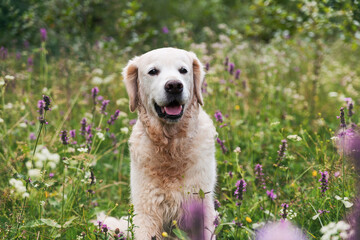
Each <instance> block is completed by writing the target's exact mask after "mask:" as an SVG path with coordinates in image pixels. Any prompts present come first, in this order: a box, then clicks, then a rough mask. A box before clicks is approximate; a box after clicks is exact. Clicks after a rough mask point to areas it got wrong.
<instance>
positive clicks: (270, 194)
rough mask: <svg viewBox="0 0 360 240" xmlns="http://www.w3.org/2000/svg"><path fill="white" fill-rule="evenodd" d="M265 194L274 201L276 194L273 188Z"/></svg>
mask: <svg viewBox="0 0 360 240" xmlns="http://www.w3.org/2000/svg"><path fill="white" fill-rule="evenodd" d="M266 195H267V196H268V197H269V198H270V200H271V201H274V200H275V199H276V198H277V195H276V194H275V193H274V189H271V190H270V191H269V190H267V191H266Z"/></svg>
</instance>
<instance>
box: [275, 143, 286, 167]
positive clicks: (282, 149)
mask: <svg viewBox="0 0 360 240" xmlns="http://www.w3.org/2000/svg"><path fill="white" fill-rule="evenodd" d="M286 148H287V141H286V139H283V140H281V145H280V146H279V151H278V158H277V159H278V161H279V162H281V161H282V160H283V159H284V157H285V151H286Z"/></svg>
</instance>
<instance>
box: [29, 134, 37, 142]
mask: <svg viewBox="0 0 360 240" xmlns="http://www.w3.org/2000/svg"><path fill="white" fill-rule="evenodd" d="M29 139H30V140H32V141H33V140H36V136H35V133H33V132H32V133H30V135H29Z"/></svg>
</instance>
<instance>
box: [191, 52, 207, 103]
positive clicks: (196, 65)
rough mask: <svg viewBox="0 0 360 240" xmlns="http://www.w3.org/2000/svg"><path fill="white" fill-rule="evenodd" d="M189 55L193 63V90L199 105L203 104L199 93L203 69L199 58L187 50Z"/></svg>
mask: <svg viewBox="0 0 360 240" xmlns="http://www.w3.org/2000/svg"><path fill="white" fill-rule="evenodd" d="M189 54H190V57H191V58H192V61H193V64H192V67H193V79H194V92H195V96H196V98H197V101H198V103H199V104H200V105H204V101H203V98H202V94H201V86H202V84H203V82H204V77H205V71H204V67H203V65H202V64H201V62H200V60H199V59H198V58H197V57H196V55H195V53H193V52H189Z"/></svg>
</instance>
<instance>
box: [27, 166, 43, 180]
mask: <svg viewBox="0 0 360 240" xmlns="http://www.w3.org/2000/svg"><path fill="white" fill-rule="evenodd" d="M28 175H29V177H31V178H39V177H40V175H41V172H40V169H36V168H34V169H29V171H28Z"/></svg>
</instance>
